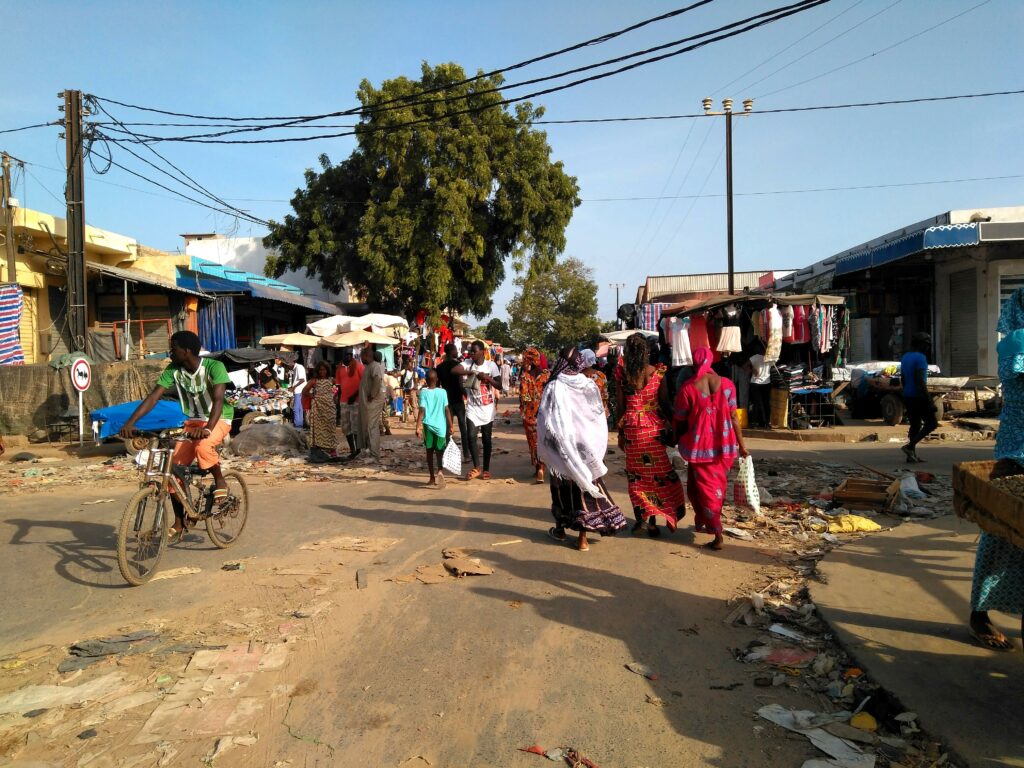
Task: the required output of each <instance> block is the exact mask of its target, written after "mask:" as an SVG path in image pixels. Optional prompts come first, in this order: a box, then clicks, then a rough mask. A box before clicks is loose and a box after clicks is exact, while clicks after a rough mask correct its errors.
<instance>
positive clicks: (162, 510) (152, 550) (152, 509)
mask: <svg viewBox="0 0 1024 768" xmlns="http://www.w3.org/2000/svg"><path fill="white" fill-rule="evenodd" d="M169 525H170V520H169V516H168V514H167V508H166V502H165V501H164V500H163V499H162V498H161V497H160V493H159V490H158V489H157V488H156V486H153V485H148V486H146V487H145V488H140V489H139V490H138V491H137V492H136V493H135V495H134V496H132V497H131V499H129V501H128V506H126V507H125V509H124V514H123V515H122V516H121V525H120V527H119V528H118V531H117V567H118V568H119V569H120V571H121V576H123V577H124V580H125V581H127V582H128V583H129V584H131V585H132V586H133V587H137V586H139V585H141V584H145V583H146V582H147V581H149V580H150V579H151V578H153V574H154V573H156V566H157V564H158V563H159V562H160V558H161V557H162V556H163V553H164V549H165V548H166V547H167V529H168V527H169Z"/></svg>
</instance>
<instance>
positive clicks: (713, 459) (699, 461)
mask: <svg viewBox="0 0 1024 768" xmlns="http://www.w3.org/2000/svg"><path fill="white" fill-rule="evenodd" d="M712 357H713V355H712V353H711V350H710V349H708V348H707V347H699V348H697V349H695V350H693V365H694V369H695V370H694V374H693V376H692V377H691V378H690V379H689V380H687V381H686V383H685V384H683V386H682V387H680V388H679V394H678V395H676V404H675V411H676V412H675V426H676V435H678V436H679V453H680V454H681V455H682V457H683V458H684V459H685V460H686V462H687V469H686V495H687V496H688V497H689V499H690V503H691V504H692V505H693V516H694V526H693V527H694V530H696V531H697V532H698V533H711V534H714V537H715V538H714V539H713V540H712V541H710V542H708V543H707V544H705V545H704V546H705V547H707V548H708V549H721V548H722V544H723V542H724V539H723V538H722V505H723V504H724V503H725V493H726V491H727V490H728V487H729V485H728V483H729V470H730V469H732V465H733V462H734V461H736V457H737V456H741V457H743V458H746V457H748V456H749V455H750V453H749V452H748V451H747V447H746V446H745V445H744V444H743V432H742V430H741V429H740V421H739V417H737V415H736V385H735V384H733V383H732V382H731V381H730V380H729V379H726V378H724V377H722V376H719V375H718V374H717V373H715V372H714V371H713V370H711V360H712Z"/></svg>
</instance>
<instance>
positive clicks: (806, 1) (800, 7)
mask: <svg viewBox="0 0 1024 768" xmlns="http://www.w3.org/2000/svg"><path fill="white" fill-rule="evenodd" d="M828 2H831V0H802V1H801V2H800V3H797V4H795V5H791V6H786V7H785V8H787V9H788V10H785V12H783V13H777V14H776V15H774V16H771V17H768V18H763V19H761V20H760V21H757V22H754V23H751V24H748V25H747V26H745V27H741V28H738V29H734V30H732V31H730V32H726V33H723V34H720V35H717V36H714V37H710V38H708V39H706V40H702V41H700V42H697V43H694V44H692V45H688V46H685V47H683V48H680V49H678V50H675V51H670V52H668V53H664V54H661V55H659V56H653V57H650V58H647V59H642V60H640V61H636V62H633V63H632V64H627V65H625V66H622V67H619V68H618V69H613V70H610V71H608V72H602V73H599V74H596V75H591V76H589V77H585V78H580V79H578V80H573V81H571V82H569V83H564V84H562V85H558V86H552V87H550V88H546V89H543V90H540V91H534V92H533V93H528V94H526V95H524V96H517V97H514V98H509V99H501V100H499V101H496V102H494V103H492V104H486V105H483V106H480V107H471V108H467V109H463V110H456V111H454V112H448V113H446V114H443V115H439V116H436V117H428V118H421V119H419V120H411V121H408V122H405V123H397V124H395V125H392V126H382V127H379V128H374V129H368V128H362V127H361V128H360V129H357V130H355V131H347V132H343V133H333V134H317V135H315V136H296V137H288V138H277V139H216V138H198V137H189V136H173V137H168V136H149V135H146V134H139V135H140V137H142V138H144V139H146V140H148V141H153V142H160V141H180V142H185V143H197V144H283V143H292V142H304V141H316V140H319V139H331V138H341V137H345V136H354V135H356V134H357V133H358V132H359V130H375V131H396V130H401V129H403V128H411V127H414V126H416V125H422V124H424V123H433V122H438V121H441V120H447V119H450V118H452V117H456V116H459V115H465V114H472V113H476V112H482V111H484V110H487V109H496V108H498V107H502V106H506V105H508V104H515V103H518V102H521V101H526V100H527V99H531V98H535V97H537V96H545V95H547V94H550V93H556V92H558V91H564V90H567V89H569V88H575V87H576V86H579V85H582V84H584V83H590V82H595V81H597V80H603V79H605V78H607V77H612V76H614V75H618V74H621V73H623V72H627V71H630V70H633V69H637V68H639V67H643V66H646V65H648V64H652V63H655V62H658V61H664V60H665V59H669V58H672V57H675V56H680V55H682V54H684V53H689V52H691V51H694V50H697V49H698V48H703V47H704V46H706V45H710V44H711V43H715V42H719V41H721V40H726V39H729V38H731V37H736V36H738V35H741V34H744V33H746V32H749V31H751V30H754V29H757V28H759V27H762V26H765V25H767V24H771V23H774V22H776V21H780V20H782V19H784V18H787V17H789V16H792V15H794V14H797V13H803V12H804V11H807V10H810V9H811V8H815V7H817V6H819V5H823V4H825V3H828ZM776 10H778V9H776ZM772 13H774V11H773V12H772ZM759 16H765V14H759ZM729 26H732V25H729ZM211 135H212V134H211Z"/></svg>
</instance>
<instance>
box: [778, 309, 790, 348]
mask: <svg viewBox="0 0 1024 768" xmlns="http://www.w3.org/2000/svg"><path fill="white" fill-rule="evenodd" d="M779 312H781V313H782V340H783V341H785V342H787V343H792V341H793V308H792V307H790V306H788V305H787V306H785V307H780V308H779Z"/></svg>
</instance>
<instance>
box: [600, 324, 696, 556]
mask: <svg viewBox="0 0 1024 768" xmlns="http://www.w3.org/2000/svg"><path fill="white" fill-rule="evenodd" d="M650 357H651V354H650V349H649V347H648V345H647V340H646V339H645V338H644V337H643V336H642V335H641V334H639V333H635V334H633V335H632V336H630V337H629V338H628V339H626V349H625V358H624V359H625V365H624V366H623V367H622V368H619V369H616V375H621V377H622V381H621V382H620V384H619V386H618V387H616V390H617V393H618V405H619V409H618V412H619V413H621V414H622V417H621V418H620V419H619V448H620V449H622V450H623V451H624V452H625V454H626V479H627V480H628V481H629V500H630V501H631V502H632V503H633V514H634V515H635V516H636V523H635V524H634V526H633V532H634V533H636V532H638V531H639V530H640V529H641V528H643V525H644V522H646V523H647V534H648V535H649V536H658V535H659V534H660V531H659V529H658V525H657V521H656V516H657V515H661V516H663V517H664V518H665V523H666V525H668V528H669V530H670V531H674V530H675V529H676V522H677V520H678V519H679V518H681V517H683V516H684V515H685V514H686V497H685V495H684V493H683V484H682V482H681V481H680V479H679V474H678V473H677V472H676V471H675V469H674V468H673V467H672V462H671V461H670V460H669V458H668V452H667V450H666V447H665V446H666V444H665V442H664V440H666V439H671V437H672V433H671V431H670V429H669V426H668V422H667V421H666V419H665V417H664V416H663V414H665V413H670V412H671V404H670V403H669V390H668V382H667V380H666V379H665V366H663V365H658V366H654V365H651V363H650Z"/></svg>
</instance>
